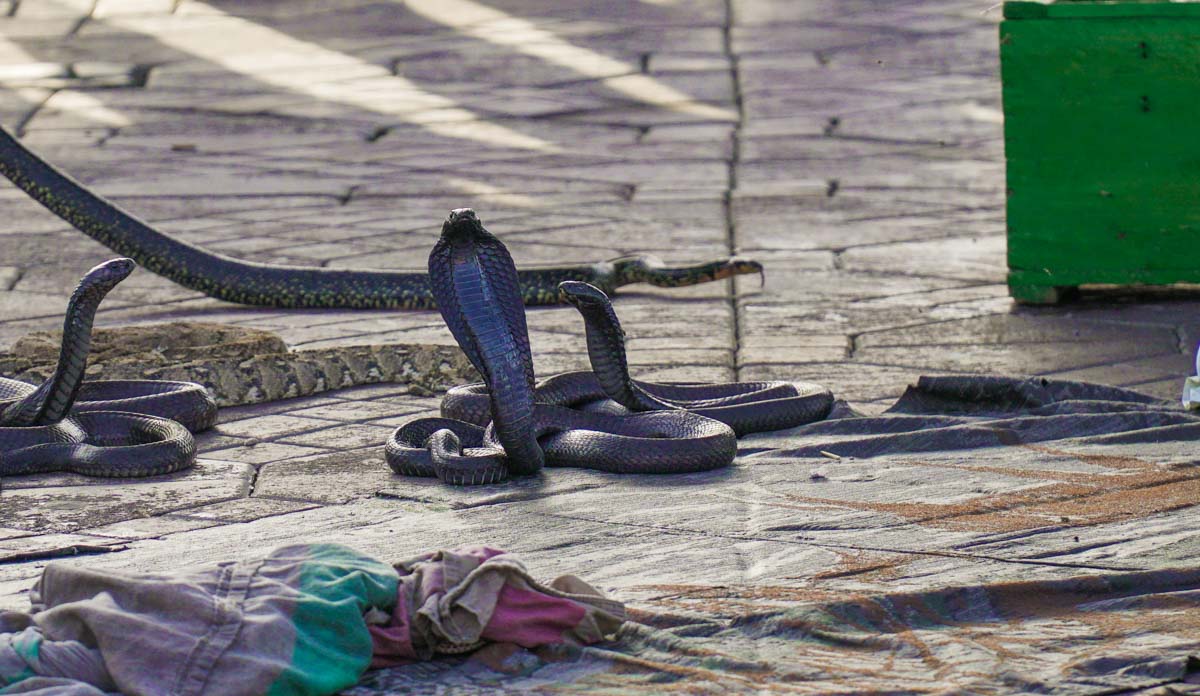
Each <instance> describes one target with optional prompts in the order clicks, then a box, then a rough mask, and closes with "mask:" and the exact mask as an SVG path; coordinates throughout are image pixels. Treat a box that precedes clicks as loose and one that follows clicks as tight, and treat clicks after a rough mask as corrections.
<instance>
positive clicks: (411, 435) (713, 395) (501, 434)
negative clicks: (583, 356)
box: [384, 209, 833, 485]
mask: <svg viewBox="0 0 1200 696" xmlns="http://www.w3.org/2000/svg"><path fill="white" fill-rule="evenodd" d="M429 276H430V279H431V283H432V286H433V292H434V294H435V295H436V297H437V301H438V307H439V308H440V309H441V313H442V317H443V318H444V319H445V321H446V325H447V326H448V327H449V328H450V332H451V333H452V334H453V335H454V338H455V340H456V341H458V343H459V345H460V346H461V347H462V349H463V352H465V353H466V354H467V357H468V358H469V359H470V360H471V362H472V363H473V364H474V365H475V367H476V369H478V370H479V373H480V374H481V375H483V378H484V383H483V384H475V385H468V386H466V387H458V388H455V389H452V390H451V391H450V392H449V393H448V394H447V396H446V399H444V400H443V402H442V415H443V417H442V418H423V419H418V420H415V421H412V422H410V423H406V424H405V425H402V426H401V427H399V428H398V429H397V430H396V431H395V432H394V433H393V434H392V436H391V438H389V440H388V442H387V445H386V446H385V448H384V452H385V456H386V458H387V461H388V464H389V466H391V467H392V469H393V470H394V471H395V472H397V473H399V474H404V475H409V476H437V477H438V478H440V479H441V480H442V481H444V482H446V483H450V484H456V485H470V484H486V483H496V482H499V481H503V480H505V479H506V478H508V476H509V475H531V474H535V473H537V472H538V471H539V470H541V468H542V467H543V466H546V465H549V466H578V467H585V468H591V469H599V470H602V471H609V472H616V473H682V472H693V471H706V470H709V469H715V468H719V467H722V466H726V465H728V464H729V463H730V462H732V461H733V458H734V456H735V455H736V453H737V435H741V434H746V433H750V432H757V431H761V430H777V429H782V428H789V427H794V426H797V425H801V424H804V423H808V422H811V421H814V420H819V419H821V418H823V417H825V415H827V414H828V412H829V409H830V408H831V407H832V404H833V397H832V395H831V394H830V393H829V391H828V390H826V389H825V388H823V387H820V386H817V385H813V384H792V383H787V382H756V383H732V384H688V385H667V384H654V383H649V382H638V381H635V380H632V379H631V378H630V376H629V372H628V366H627V363H626V358H625V345H624V333H623V331H622V330H621V326H620V323H619V322H618V320H617V317H616V314H615V312H614V311H613V309H612V306H611V304H610V303H609V302H608V298H607V296H605V295H604V293H603V292H602V291H600V290H599V289H598V288H595V287H593V286H590V285H587V284H584V283H571V282H567V283H563V284H562V285H561V286H560V291H561V292H562V294H563V297H564V299H565V300H566V301H568V302H571V303H572V304H573V305H575V307H576V308H577V309H579V310H580V312H581V313H582V314H583V317H584V321H585V323H586V331H587V343H588V355H589V358H590V359H591V362H592V367H593V371H592V372H574V373H566V374H563V375H558V376H556V377H552V378H550V379H548V380H546V381H545V382H543V383H541V384H540V385H535V381H534V374H533V359H532V355H531V352H530V346H529V334H528V331H527V329H526V324H525V310H524V308H523V307H522V306H521V303H520V299H519V298H520V296H519V294H518V291H517V278H516V268H515V266H514V265H513V262H512V258H511V256H510V255H509V253H508V250H507V249H506V248H505V247H504V245H503V244H502V243H501V242H500V240H498V239H496V238H495V237H494V236H492V235H491V234H489V233H488V232H487V230H485V229H484V228H483V226H482V225H481V224H480V223H479V220H478V219H477V218H476V217H475V214H474V213H473V212H472V211H470V210H466V209H463V210H456V211H454V212H452V213H451V214H450V217H449V219H448V220H447V221H446V222H445V224H444V225H443V227H442V237H441V239H440V240H439V241H438V243H437V245H436V246H435V247H434V250H433V252H432V253H431V254H430V257H429Z"/></svg>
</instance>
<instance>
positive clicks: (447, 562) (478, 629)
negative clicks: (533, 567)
mask: <svg viewBox="0 0 1200 696" xmlns="http://www.w3.org/2000/svg"><path fill="white" fill-rule="evenodd" d="M396 570H397V571H399V573H400V589H399V601H398V602H396V607H395V609H393V611H392V614H391V619H390V621H388V623H387V624H385V625H380V626H371V627H370V631H371V638H372V640H373V641H374V644H375V656H374V658H373V659H372V660H371V666H372V667H390V666H393V665H398V664H406V663H408V662H412V661H414V660H427V659H429V658H430V657H432V656H433V655H434V653H461V652H467V651H470V650H473V649H475V648H477V647H480V646H481V645H483V644H484V643H486V642H497V643H515V644H517V645H520V646H521V647H524V648H535V647H540V646H544V645H589V644H592V643H597V642H600V641H602V640H604V637H605V636H608V635H611V634H614V633H616V631H617V629H619V628H620V627H621V624H622V623H623V622H624V620H625V608H624V605H622V604H621V603H620V602H617V601H614V600H611V599H608V598H606V597H604V596H603V595H602V594H600V593H599V592H598V591H596V589H595V588H593V587H592V586H590V585H588V584H587V583H585V582H584V581H582V580H580V579H579V578H577V577H575V576H573V575H564V576H562V577H559V578H556V579H555V580H554V581H553V582H551V583H550V584H549V585H548V586H547V585H542V584H540V583H538V582H537V581H536V580H534V579H533V578H532V577H530V576H529V572H528V571H527V570H526V569H525V566H524V565H522V564H521V562H520V561H518V560H517V559H516V558H514V557H513V556H511V555H509V554H507V553H505V552H504V551H501V550H498V549H492V548H487V547H482V546H481V547H472V548H463V549H457V550H455V551H437V552H434V553H429V554H425V555H422V556H417V557H416V558H413V559H411V560H409V561H405V562H403V563H399V564H397V565H396Z"/></svg>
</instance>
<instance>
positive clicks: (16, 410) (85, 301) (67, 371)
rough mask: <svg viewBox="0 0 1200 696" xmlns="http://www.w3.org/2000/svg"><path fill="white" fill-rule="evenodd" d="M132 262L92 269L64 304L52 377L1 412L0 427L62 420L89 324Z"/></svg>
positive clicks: (82, 364)
mask: <svg viewBox="0 0 1200 696" xmlns="http://www.w3.org/2000/svg"><path fill="white" fill-rule="evenodd" d="M136 266H137V265H136V264H135V263H134V262H133V260H132V259H126V258H117V259H112V260H110V261H105V262H104V263H102V264H100V265H98V266H96V267H94V268H92V269H91V270H90V271H88V272H87V274H86V275H84V277H83V280H82V281H81V282H80V283H79V287H77V288H76V289H75V292H74V293H73V294H72V295H71V299H70V300H69V301H68V302H67V316H66V319H65V320H64V321H63V342H62V349H61V351H60V352H59V356H58V365H57V366H56V367H55V368H54V374H52V375H51V376H50V379H48V380H46V381H45V383H43V384H42V386H40V387H38V389H37V391H35V392H33V393H32V394H30V395H29V396H28V397H26V398H24V399H21V400H20V401H18V402H16V403H13V404H11V405H9V406H8V407H7V408H5V409H4V410H3V412H0V424H2V425H5V426H9V427H12V426H33V425H46V424H49V423H57V422H58V421H60V420H62V419H63V417H64V416H66V415H67V412H68V411H70V410H71V405H72V404H73V403H74V402H75V395H76V394H78V393H79V387H80V385H81V384H82V383H83V373H84V370H85V369H87V356H88V351H89V349H90V348H91V344H92V323H93V322H94V321H95V318H96V310H97V309H99V307H100V301H101V300H103V299H104V296H105V295H107V294H108V292H109V290H112V289H113V288H115V287H116V286H117V284H118V283H120V282H121V281H122V280H125V279H126V278H127V277H129V274H130V273H132V272H133V269H134V268H136Z"/></svg>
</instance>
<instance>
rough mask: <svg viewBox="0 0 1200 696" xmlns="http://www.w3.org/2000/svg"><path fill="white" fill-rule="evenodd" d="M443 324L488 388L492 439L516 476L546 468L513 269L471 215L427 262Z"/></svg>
mask: <svg viewBox="0 0 1200 696" xmlns="http://www.w3.org/2000/svg"><path fill="white" fill-rule="evenodd" d="M429 275H430V278H432V283H431V286H432V288H433V293H434V295H435V297H436V298H437V303H438V307H439V309H440V311H441V313H442V318H443V319H444V320H445V322H446V325H447V326H448V327H449V328H450V332H451V333H452V334H453V335H454V338H455V340H456V341H458V343H459V345H460V346H463V348H464V351H465V352H466V354H467V357H468V358H469V359H470V360H471V362H472V363H473V364H474V365H475V368H476V369H477V370H479V373H480V374H481V375H482V376H483V379H484V382H485V383H486V384H487V387H488V393H489V398H490V400H491V407H492V419H493V427H494V428H495V436H496V439H497V440H498V441H499V443H500V445H501V446H502V447H503V448H504V451H505V452H506V453H507V455H508V467H509V469H510V470H511V471H512V473H515V474H519V475H529V474H534V473H537V472H538V471H540V470H541V469H542V467H543V466H544V464H545V458H544V455H543V452H542V449H541V447H540V446H539V445H538V441H537V432H536V429H535V427H534V418H533V408H534V399H533V393H534V375H533V355H532V353H531V351H530V347H529V332H528V329H527V328H526V325H525V308H524V307H523V306H522V304H521V294H520V289H519V287H518V280H517V273H516V266H514V265H513V261H512V257H511V256H510V255H509V253H508V249H506V248H505V246H504V244H503V243H502V242H500V240H499V239H496V237H494V236H493V235H491V234H490V233H488V231H487V230H485V229H484V228H483V225H482V224H481V223H480V222H479V218H477V217H476V216H475V213H474V212H473V211H471V210H470V209H467V208H462V209H459V210H455V211H452V212H451V213H450V217H449V218H448V219H447V220H446V222H445V224H444V225H443V226H442V236H441V239H439V240H438V242H437V244H436V245H434V248H433V251H432V252H431V253H430V255H429Z"/></svg>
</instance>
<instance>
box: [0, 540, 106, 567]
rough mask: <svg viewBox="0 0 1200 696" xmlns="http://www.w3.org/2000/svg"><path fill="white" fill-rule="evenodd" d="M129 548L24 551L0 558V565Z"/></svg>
mask: <svg viewBox="0 0 1200 696" xmlns="http://www.w3.org/2000/svg"><path fill="white" fill-rule="evenodd" d="M128 549H129V547H128V546H125V545H121V544H115V545H112V546H102V545H97V544H71V545H70V546H59V547H57V548H53V549H45V550H43V551H25V552H21V553H12V554H7V555H4V556H0V565H14V564H17V563H28V562H30V561H44V560H51V559H55V558H70V557H72V556H94V555H97V554H102V553H116V552H118V551H126V550H128Z"/></svg>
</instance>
